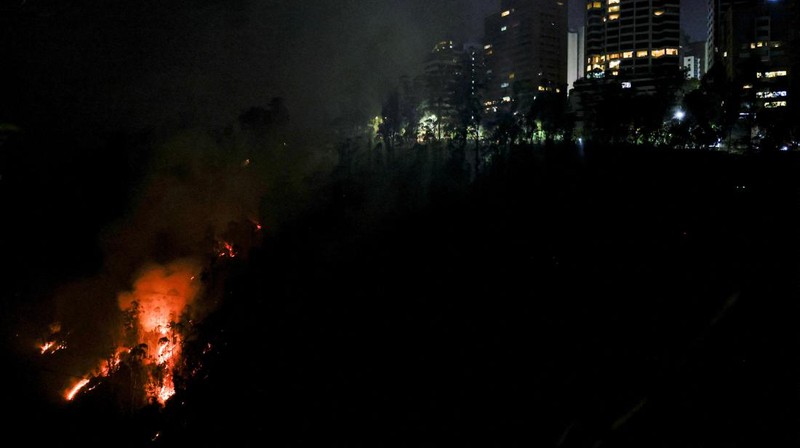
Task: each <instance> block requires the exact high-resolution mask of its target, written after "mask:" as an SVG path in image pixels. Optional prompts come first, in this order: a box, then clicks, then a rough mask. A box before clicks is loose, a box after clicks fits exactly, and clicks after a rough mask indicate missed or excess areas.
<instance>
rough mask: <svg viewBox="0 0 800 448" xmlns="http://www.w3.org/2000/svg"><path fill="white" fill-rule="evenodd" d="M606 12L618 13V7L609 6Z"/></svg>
mask: <svg viewBox="0 0 800 448" xmlns="http://www.w3.org/2000/svg"><path fill="white" fill-rule="evenodd" d="M608 12H619V5H616V6H609V7H608Z"/></svg>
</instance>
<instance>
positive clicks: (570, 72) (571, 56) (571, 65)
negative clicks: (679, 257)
mask: <svg viewBox="0 0 800 448" xmlns="http://www.w3.org/2000/svg"><path fill="white" fill-rule="evenodd" d="M585 29H586V28H584V27H580V28H578V30H577V31H572V30H570V32H569V35H568V44H567V89H568V91H569V90H572V86H573V84H575V81H577V80H579V79H581V78H583V76H584V64H585V62H584V58H585V52H584V51H583V45H584V44H585V43H586V40H585V38H584V31H585Z"/></svg>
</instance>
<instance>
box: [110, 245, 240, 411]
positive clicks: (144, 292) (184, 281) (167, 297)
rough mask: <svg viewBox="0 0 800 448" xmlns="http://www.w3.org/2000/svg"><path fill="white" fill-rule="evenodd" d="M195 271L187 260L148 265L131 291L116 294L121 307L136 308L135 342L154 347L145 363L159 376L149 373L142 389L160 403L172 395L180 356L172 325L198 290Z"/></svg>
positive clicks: (195, 267) (176, 333) (194, 267)
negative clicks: (146, 382)
mask: <svg viewBox="0 0 800 448" xmlns="http://www.w3.org/2000/svg"><path fill="white" fill-rule="evenodd" d="M230 250H231V251H232V250H233V248H232V247H231V248H230ZM231 256H233V255H231ZM198 272H199V269H198V268H197V266H196V265H195V264H194V263H192V262H188V261H178V262H173V263H171V264H170V265H168V266H158V265H154V266H150V267H148V268H147V269H145V270H144V271H142V273H141V274H140V276H139V278H138V279H137V280H136V282H134V288H133V291H130V292H126V293H122V294H120V295H119V306H120V308H121V309H123V310H134V307H135V311H136V314H137V318H138V321H137V324H138V332H137V333H138V335H139V341H138V343H139V344H146V346H147V347H150V348H155V352H154V353H153V354H150V355H148V356H147V357H146V358H145V363H148V364H151V365H154V366H156V367H158V369H154V370H158V372H159V373H160V375H156V374H152V375H151V376H150V379H149V382H148V384H147V385H146V387H145V388H146V391H147V394H148V395H149V396H150V397H151V398H154V399H156V400H158V402H160V403H161V404H164V403H165V402H166V401H167V400H168V399H169V398H170V397H171V396H172V395H174V394H175V385H174V382H173V372H174V369H175V367H176V365H177V363H178V359H179V358H180V350H181V337H180V334H178V332H176V331H174V324H175V323H176V322H178V321H179V320H180V318H181V315H182V314H183V313H184V311H185V310H186V306H187V305H189V304H190V303H192V301H193V300H194V298H195V296H196V295H197V293H198V292H199V290H200V285H199V284H198V282H196V281H195V278H196V277H197V276H198Z"/></svg>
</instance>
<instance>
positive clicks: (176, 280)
mask: <svg viewBox="0 0 800 448" xmlns="http://www.w3.org/2000/svg"><path fill="white" fill-rule="evenodd" d="M199 274H200V267H199V265H198V264H197V263H195V262H193V261H189V260H182V261H175V262H172V263H170V264H168V265H166V266H160V265H152V266H149V267H147V268H145V269H144V270H143V271H142V272H141V274H140V275H139V277H138V278H137V279H136V281H135V282H134V284H133V289H132V290H131V291H128V292H124V293H121V294H119V296H118V302H119V307H120V310H121V311H122V312H123V313H124V315H125V316H126V317H127V322H126V328H125V331H124V335H123V346H121V347H120V348H118V349H117V350H116V352H115V353H114V354H113V355H112V356H111V357H109V359H106V360H104V361H103V363H102V364H101V365H100V366H99V367H98V368H97V369H96V370H95V372H94V373H92V374H90V375H87V376H86V377H84V378H82V379H80V380H79V381H77V382H76V383H75V384H74V385H72V386H71V387H70V388H69V389H67V390H66V391H65V392H64V398H66V399H67V400H73V399H74V398H75V397H76V396H77V395H78V394H79V393H80V392H81V390H83V389H84V388H86V386H88V385H89V384H90V383H92V382H93V380H95V379H100V378H103V377H108V376H110V375H112V374H114V373H115V372H116V370H117V369H118V368H119V366H120V364H121V363H122V362H127V363H128V364H129V365H134V364H135V365H137V366H140V367H141V368H142V370H143V371H144V373H145V381H144V384H143V386H144V387H143V392H144V394H145V396H146V398H147V399H148V400H150V401H157V402H158V403H160V404H162V405H163V404H164V403H165V402H166V401H167V400H168V399H169V398H170V397H171V396H172V395H174V394H175V383H174V378H175V373H176V369H178V368H179V367H180V362H181V343H182V334H181V331H180V326H181V322H182V320H183V319H184V318H185V316H186V313H188V311H189V309H188V308H189V306H190V305H191V304H192V302H193V301H194V300H195V298H196V297H197V296H198V294H199V292H200V289H201V286H200V281H199V277H200V276H199ZM43 353H44V350H43Z"/></svg>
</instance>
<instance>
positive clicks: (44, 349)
mask: <svg viewBox="0 0 800 448" xmlns="http://www.w3.org/2000/svg"><path fill="white" fill-rule="evenodd" d="M54 345H55V342H52V341H48V342H45V343H44V344H42V345H40V346H39V348H40V349H41V350H42V354H43V355H44V354H45V353H47V351H48V350H50V348H51V347H53V346H54Z"/></svg>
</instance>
